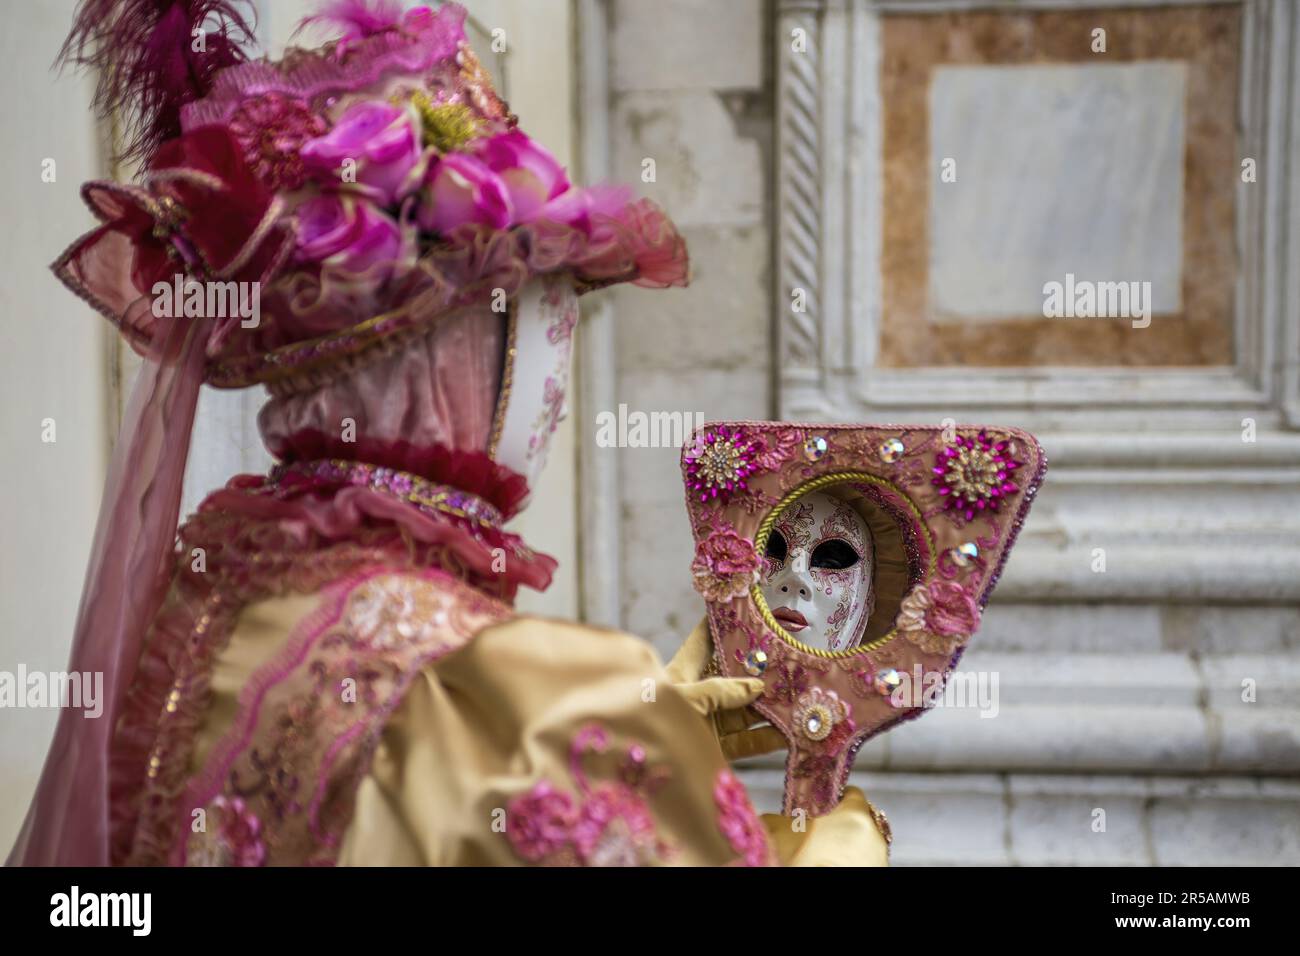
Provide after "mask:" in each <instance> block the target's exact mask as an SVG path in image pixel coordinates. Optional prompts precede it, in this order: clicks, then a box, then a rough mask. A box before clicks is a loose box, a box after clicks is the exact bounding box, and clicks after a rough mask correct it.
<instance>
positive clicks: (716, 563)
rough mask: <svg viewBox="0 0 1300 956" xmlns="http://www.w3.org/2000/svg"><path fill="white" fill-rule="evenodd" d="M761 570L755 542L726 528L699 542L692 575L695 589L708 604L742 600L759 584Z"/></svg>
mask: <svg viewBox="0 0 1300 956" xmlns="http://www.w3.org/2000/svg"><path fill="white" fill-rule="evenodd" d="M759 567H760V562H759V559H758V552H757V551H755V550H754V542H752V541H750V540H749V539H748V538H743V537H741V536H740V535H738V534H736V532H735V531H733V530H731V529H730V528H724V529H722V530H720V531H714V532H713V533H712V534H710V535H709V536H708V537H706V538H704V539H703V540H702V541H700V543H699V545H698V546H697V547H696V549H695V560H694V561H692V562H691V575H692V577H694V579H695V590H697V591H699V592H700V594H702V595H703V596H704V599H705V600H706V601H729V600H731V599H732V598H738V597H743V596H744V594H745V592H746V591H748V590H749V588H750V587H751V586H752V585H753V584H755V583H757V581H758V570H759Z"/></svg>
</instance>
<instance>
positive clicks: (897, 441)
mask: <svg viewBox="0 0 1300 956" xmlns="http://www.w3.org/2000/svg"><path fill="white" fill-rule="evenodd" d="M1046 468H1047V461H1046V458H1045V457H1044V455H1043V452H1042V449H1041V448H1040V447H1039V445H1038V442H1037V441H1035V440H1034V437H1033V436H1032V435H1030V434H1028V433H1026V432H1023V431H1020V430H1018V429H1014V428H1006V427H988V426H953V427H943V426H936V425H906V426H904V425H829V424H821V425H814V424H808V423H805V422H754V421H745V422H715V423H712V424H707V425H704V426H703V427H702V428H701V429H700V430H699V431H698V432H697V433H696V436H695V438H694V440H693V441H692V442H691V444H690V446H689V447H688V448H685V449H683V452H682V477H683V479H684V480H685V483H686V488H687V507H688V509H689V512H690V519H691V531H692V533H693V535H694V538H695V557H694V560H693V561H692V563H691V576H692V578H693V580H694V584H695V589H696V590H697V591H698V592H699V594H700V595H701V597H703V598H704V601H705V604H706V606H707V609H708V621H709V630H710V633H711V634H712V637H713V643H714V649H715V651H716V654H715V657H714V659H713V664H714V666H715V667H716V669H717V671H718V673H720V674H721V675H723V676H725V677H752V678H758V679H760V680H762V681H763V684H764V689H763V693H762V694H761V696H760V697H759V698H758V699H757V700H756V701H754V703H753V704H752V705H751V706H752V708H753V710H754V711H755V712H757V713H758V714H759V715H761V717H762V718H764V719H766V720H767V721H768V722H769V723H770V724H771V725H772V727H774V728H776V730H777V731H779V732H780V733H781V735H782V736H783V737H785V739H786V741H787V743H788V745H789V754H788V756H787V760H786V781H785V797H784V803H783V812H785V813H786V814H793V813H795V812H796V811H798V810H805V811H807V812H808V813H809V814H810V815H812V816H819V815H821V814H824V813H827V812H828V811H829V810H831V809H832V808H833V807H834V806H835V805H836V804H837V803H838V802H839V800H840V797H841V795H842V794H843V792H844V787H845V784H846V783H847V781H848V775H849V771H850V769H851V767H852V765H853V759H854V757H855V755H856V754H857V752H858V748H859V747H861V746H862V744H863V743H864V742H866V741H867V740H868V739H870V738H871V737H873V736H875V735H876V734H879V733H881V732H883V731H885V730H888V729H889V728H890V727H893V726H895V725H897V724H898V723H899V722H901V721H904V720H909V719H911V718H914V717H919V716H921V715H922V714H923V713H925V712H926V711H927V710H928V709H930V708H931V707H934V706H937V705H939V704H942V703H943V693H944V688H945V684H946V683H947V681H948V678H949V677H950V676H951V675H952V674H953V673H954V670H955V668H956V667H957V665H958V663H959V661H960V660H961V656H962V653H963V652H964V651H965V649H966V646H967V644H968V643H969V641H970V640H971V637H972V635H973V634H974V633H975V631H976V630H977V629H978V627H979V622H980V618H981V615H982V613H983V610H984V605H985V603H986V602H987V601H988V598H989V595H990V594H991V593H992V591H993V588H994V585H995V584H996V583H997V581H998V579H999V577H1000V576H1001V574H1002V568H1003V565H1004V563H1005V562H1006V559H1007V555H1008V553H1009V552H1010V550H1011V546H1012V544H1013V543H1014V541H1015V539H1016V535H1017V533H1018V532H1019V530H1020V526H1021V524H1023V522H1024V520H1025V517H1026V515H1027V514H1028V511H1029V506H1030V504H1031V503H1032V501H1033V498H1034V496H1035V494H1036V493H1037V490H1038V487H1039V485H1040V484H1041V483H1042V480H1043V475H1044V473H1045V471H1046Z"/></svg>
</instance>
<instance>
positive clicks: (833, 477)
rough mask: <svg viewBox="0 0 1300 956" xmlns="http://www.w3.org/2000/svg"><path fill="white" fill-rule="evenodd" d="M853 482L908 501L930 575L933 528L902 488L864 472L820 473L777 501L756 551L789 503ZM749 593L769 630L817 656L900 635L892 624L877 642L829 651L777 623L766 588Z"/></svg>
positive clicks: (849, 653) (850, 652) (867, 647)
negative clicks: (797, 636)
mask: <svg viewBox="0 0 1300 956" xmlns="http://www.w3.org/2000/svg"><path fill="white" fill-rule="evenodd" d="M850 481H855V482H861V483H865V484H870V485H878V486H879V487H882V488H887V489H888V490H889V491H892V492H893V493H894V494H896V495H898V497H899V498H900V499H901V500H902V501H903V502H905V503H906V505H907V507H908V510H909V511H911V513H912V516H913V517H914V518H915V519H916V527H917V528H918V529H920V532H921V535H922V536H923V537H924V538H925V543H926V550H927V551H928V552H929V565H928V567H927V569H926V575H927V576H928V575H931V574H933V573H934V571H935V568H936V566H937V557H936V555H935V549H934V537H933V536H932V535H931V534H930V529H929V528H928V527H927V526H926V524H925V519H924V518H923V517H922V515H921V512H920V510H919V509H918V508H917V507H916V505H915V504H914V503H913V502H912V499H911V498H909V497H908V496H907V495H906V494H904V493H903V490H902V489H901V488H899V487H898V486H897V485H895V484H894V483H893V482H892V481H888V480H886V479H884V478H879V477H877V476H875V475H871V474H868V473H866V472H864V471H837V472H833V473H831V474H829V475H821V476H819V477H817V478H813V479H812V480H810V481H806V482H804V483H803V484H802V485H799V486H798V487H797V488H795V489H794V490H793V491H791V492H790V493H789V494H787V495H786V496H785V497H784V498H782V499H781V500H780V501H779V502H778V503H777V505H776V507H775V508H773V509H772V510H771V511H770V512H768V514H767V517H766V518H764V519H763V523H762V524H760V525H759V526H758V534H757V535H756V536H755V537H754V550H755V551H757V552H758V553H759V554H760V555H762V554H764V553H766V551H767V539H768V537H770V536H771V534H772V528H773V526H774V525H775V524H776V521H777V519H778V518H779V517H780V516H781V513H782V512H784V511H785V510H786V508H788V507H790V505H792V504H794V502H795V501H796V500H797V499H799V498H802V497H803V496H804V495H806V494H808V493H809V492H813V491H818V490H820V489H822V488H826V487H828V486H830V485H842V484H845V483H847V482H850ZM749 594H750V597H752V598H753V599H754V604H755V606H756V607H757V608H758V613H759V614H760V615H761V616H762V618H763V623H764V624H766V625H767V626H768V628H769V629H771V630H772V631H773V632H774V633H776V634H777V635H778V636H779V637H780V638H781V639H782V640H784V641H785V642H786V643H787V644H789V645H791V646H793V647H796V648H798V649H799V650H801V651H803V652H804V653H805V654H812V655H814V656H815V657H827V658H837V657H853V656H854V655H855V654H865V653H866V652H868V651H873V650H875V649H876V648H878V647H883V646H884V645H886V644H888V643H889V642H890V641H892V640H893V639H894V638H895V637H897V636H898V628H897V627H891V628H890V629H889V631H888V633H886V634H885V635H883V636H882V637H878V638H876V639H875V640H874V641H871V642H869V643H867V644H859V645H858V646H857V647H850V648H847V649H845V650H842V651H827V650H823V649H821V648H818V647H812V646H810V645H808V644H805V643H803V642H802V641H800V640H799V639H797V638H796V637H795V636H794V635H793V634H790V633H789V632H788V631H786V629H785V628H783V627H782V626H781V625H780V624H779V623H778V622H777V620H776V618H775V617H773V616H772V610H771V608H769V607H768V606H767V599H766V598H764V597H763V589H762V586H761V585H759V584H754V585H752V586H751V587H750V589H749Z"/></svg>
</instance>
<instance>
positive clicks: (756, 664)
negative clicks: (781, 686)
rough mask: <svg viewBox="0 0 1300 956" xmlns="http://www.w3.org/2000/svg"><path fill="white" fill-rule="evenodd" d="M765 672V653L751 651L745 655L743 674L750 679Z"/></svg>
mask: <svg viewBox="0 0 1300 956" xmlns="http://www.w3.org/2000/svg"><path fill="white" fill-rule="evenodd" d="M766 670H767V652H766V651H761V650H753V651H750V652H749V653H748V654H746V655H745V673H746V674H748V675H749V676H750V677H759V676H761V675H762V674H763V672H764V671H766Z"/></svg>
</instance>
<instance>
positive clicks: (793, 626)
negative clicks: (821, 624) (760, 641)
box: [772, 607, 808, 631]
mask: <svg viewBox="0 0 1300 956" xmlns="http://www.w3.org/2000/svg"><path fill="white" fill-rule="evenodd" d="M772 616H773V617H774V618H776V619H777V620H778V621H780V622H781V626H782V627H784V628H785V629H786V630H787V631H802V630H803V629H804V628H805V627H807V626H808V619H807V618H806V617H804V616H803V615H802V614H800V613H799V612H798V611H795V610H792V609H791V608H788V607H779V608H777V609H776V610H775V611H773V612H772Z"/></svg>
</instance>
